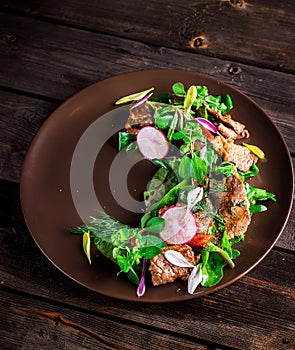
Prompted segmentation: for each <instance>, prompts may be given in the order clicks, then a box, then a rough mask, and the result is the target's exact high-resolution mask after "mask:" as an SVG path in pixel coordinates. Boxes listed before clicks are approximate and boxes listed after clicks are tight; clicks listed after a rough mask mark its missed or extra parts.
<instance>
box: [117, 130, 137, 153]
mask: <svg viewBox="0 0 295 350" xmlns="http://www.w3.org/2000/svg"><path fill="white" fill-rule="evenodd" d="M135 140H136V136H135V135H132V134H129V132H125V131H120V132H119V151H121V150H122V149H124V148H125V147H126V146H128V145H130V144H132V143H133V142H134V141H135Z"/></svg>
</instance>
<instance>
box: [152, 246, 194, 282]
mask: <svg viewBox="0 0 295 350" xmlns="http://www.w3.org/2000/svg"><path fill="white" fill-rule="evenodd" d="M167 250H176V251H177V252H179V253H181V254H182V255H183V256H184V257H185V258H186V260H187V261H188V262H190V263H191V264H194V265H195V264H196V260H197V258H196V257H195V254H194V252H193V250H192V248H191V247H190V246H188V245H186V244H182V245H171V246H167V247H165V248H163V253H161V254H159V255H157V256H155V257H154V258H152V259H150V263H151V264H150V267H149V271H150V273H151V277H152V283H153V285H154V286H159V285H160V284H166V283H171V282H174V281H175V280H176V279H178V278H181V279H183V280H187V279H188V277H189V275H190V270H191V269H190V268H188V267H178V266H175V265H173V264H171V263H170V262H169V261H168V260H167V259H166V258H165V256H164V253H165V252H166V251H167Z"/></svg>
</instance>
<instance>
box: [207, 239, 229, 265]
mask: <svg viewBox="0 0 295 350" xmlns="http://www.w3.org/2000/svg"><path fill="white" fill-rule="evenodd" d="M207 249H208V251H209V252H216V253H218V254H219V255H220V256H221V257H222V258H223V259H224V261H225V262H226V263H227V264H228V266H229V267H230V268H232V269H233V268H234V267H235V263H234V262H233V261H232V259H231V257H230V256H229V254H228V253H227V252H226V251H225V250H223V249H221V248H219V247H218V246H216V245H214V244H213V243H212V242H210V243H208V245H207Z"/></svg>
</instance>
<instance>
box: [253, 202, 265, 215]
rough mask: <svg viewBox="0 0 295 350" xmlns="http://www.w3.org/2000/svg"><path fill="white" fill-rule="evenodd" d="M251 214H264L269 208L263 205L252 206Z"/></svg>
mask: <svg viewBox="0 0 295 350" xmlns="http://www.w3.org/2000/svg"><path fill="white" fill-rule="evenodd" d="M249 210H250V214H253V213H262V212H264V211H266V210H267V207H266V206H265V205H262V204H252V205H250V209H249Z"/></svg>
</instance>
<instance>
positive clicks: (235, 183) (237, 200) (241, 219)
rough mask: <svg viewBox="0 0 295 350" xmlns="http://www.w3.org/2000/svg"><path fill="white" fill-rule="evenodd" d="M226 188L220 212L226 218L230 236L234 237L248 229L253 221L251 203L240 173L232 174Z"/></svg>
mask: <svg viewBox="0 0 295 350" xmlns="http://www.w3.org/2000/svg"><path fill="white" fill-rule="evenodd" d="M226 189H227V192H225V193H224V195H223V197H222V200H221V203H220V207H219V212H220V214H221V215H222V216H223V218H224V221H225V229H226V232H227V235H228V238H229V239H232V238H234V237H235V236H240V235H242V234H244V233H245V232H246V231H247V228H248V226H249V224H250V222H251V216H250V211H249V207H250V204H249V201H248V199H247V194H246V190H245V188H244V184H243V181H242V179H241V178H240V177H239V176H238V175H232V176H230V177H228V178H227V179H226Z"/></svg>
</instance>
